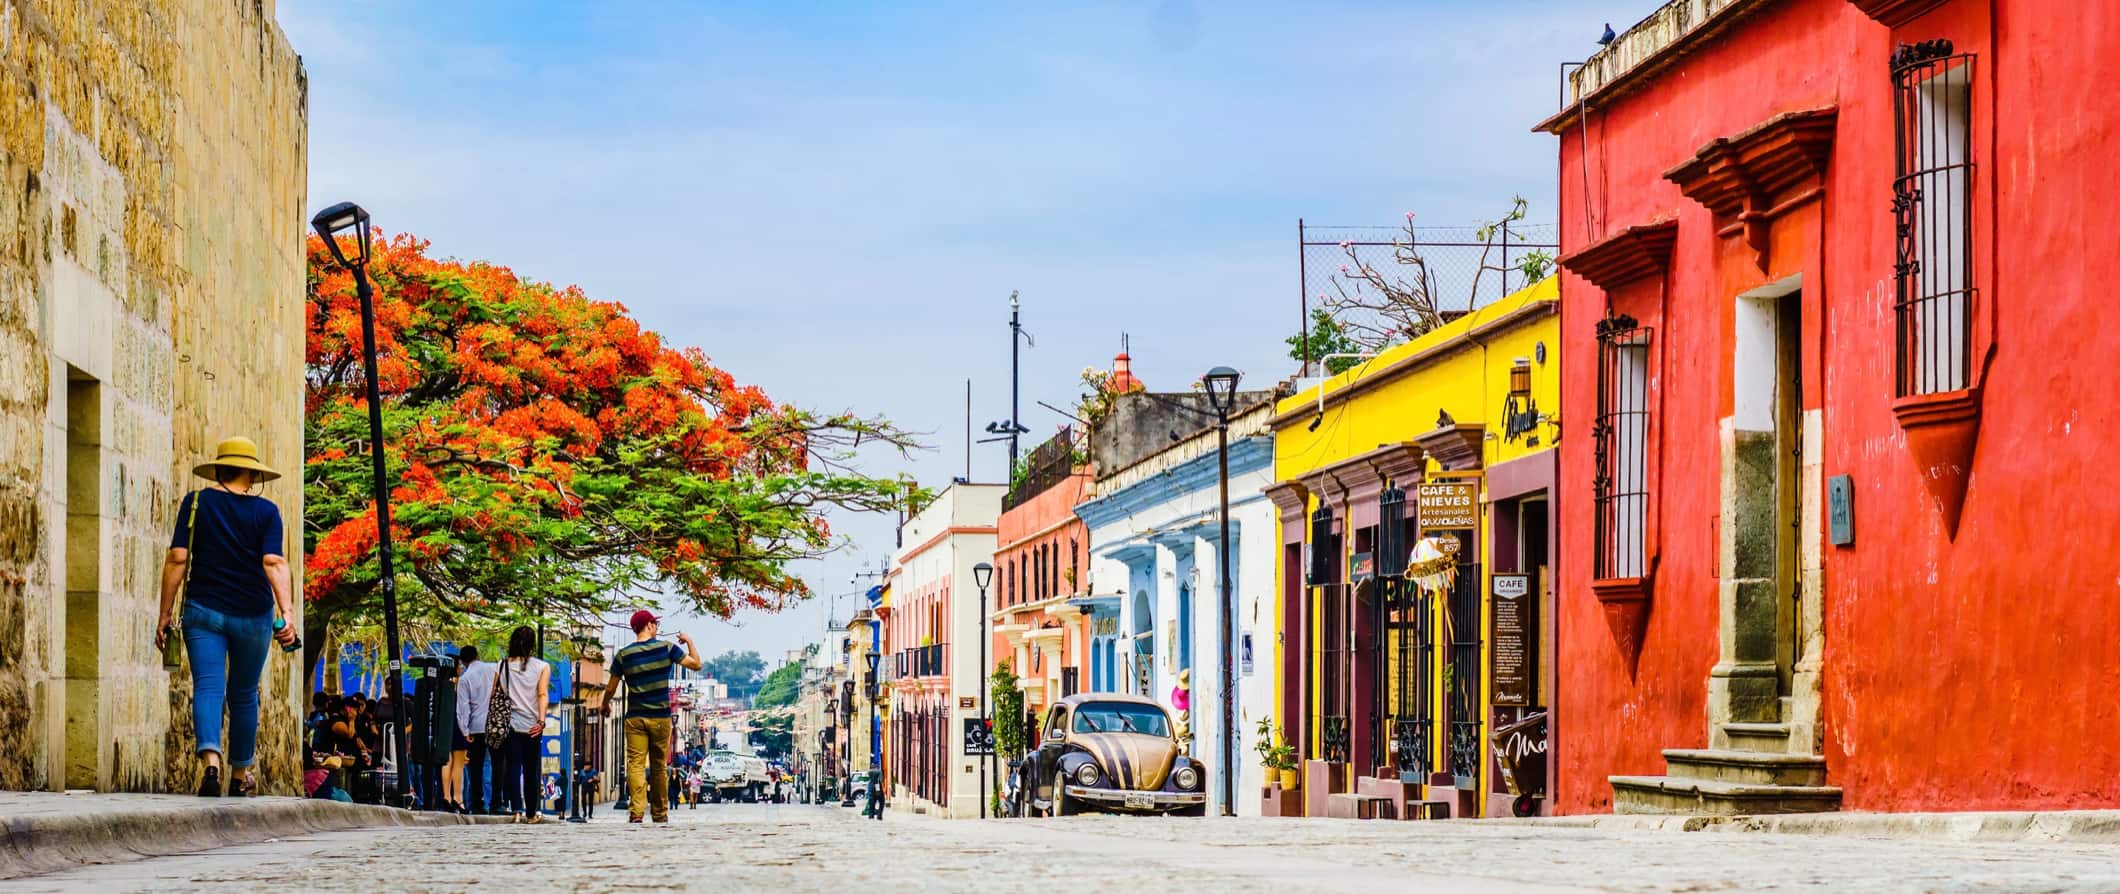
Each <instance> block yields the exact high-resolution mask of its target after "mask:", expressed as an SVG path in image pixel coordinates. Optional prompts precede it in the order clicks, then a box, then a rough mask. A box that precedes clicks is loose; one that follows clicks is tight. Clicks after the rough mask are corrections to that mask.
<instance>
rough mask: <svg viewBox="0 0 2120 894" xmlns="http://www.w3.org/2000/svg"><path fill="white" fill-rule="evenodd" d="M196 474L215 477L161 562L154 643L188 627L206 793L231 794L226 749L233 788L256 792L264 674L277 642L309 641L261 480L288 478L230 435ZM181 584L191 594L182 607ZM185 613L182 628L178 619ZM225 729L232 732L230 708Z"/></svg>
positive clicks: (180, 520)
mask: <svg viewBox="0 0 2120 894" xmlns="http://www.w3.org/2000/svg"><path fill="white" fill-rule="evenodd" d="M192 474H194V475H197V476H199V477H200V478H204V479H206V480H207V481H210V482H212V485H211V486H208V487H202V488H199V489H197V490H194V491H192V492H191V493H190V494H187V495H185V497H184V500H183V502H182V503H180V504H178V506H177V527H176V533H175V536H173V537H172V538H170V542H169V552H168V554H167V555H166V556H165V558H164V559H163V560H162V602H161V612H160V613H159V615H158V616H157V618H156V620H155V648H157V649H160V648H163V647H164V646H165V645H167V643H168V642H169V638H170V637H171V636H174V635H181V636H182V637H183V641H184V649H185V651H187V652H189V653H190V655H191V662H190V663H191V689H192V697H191V722H192V733H193V736H194V753H196V754H197V755H198V756H199V758H200V760H201V761H203V762H204V763H205V769H204V771H203V772H201V773H200V775H199V788H198V793H199V795H200V796H201V797H207V798H218V797H220V796H221V794H222V789H223V785H222V772H223V760H222V752H223V749H224V748H225V749H226V751H227V760H226V764H227V767H228V769H229V770H231V771H233V772H234V773H236V774H237V779H236V780H235V783H234V785H233V787H231V788H230V789H229V791H230V792H231V793H232V794H234V795H236V796H238V797H247V796H249V795H252V794H255V793H256V792H257V789H258V778H257V774H256V773H255V772H254V771H253V770H252V765H253V764H255V763H256V761H257V746H258V681H259V680H260V679H261V678H262V677H263V676H264V673H265V659H266V657H267V656H268V655H269V650H270V649H271V647H272V643H273V642H274V641H275V640H277V641H278V642H279V644H280V645H281V646H282V647H285V648H296V647H298V645H299V643H300V640H299V639H298V638H297V636H296V634H295V630H294V628H293V627H291V626H289V624H288V619H290V618H292V617H294V602H293V599H292V596H291V593H292V592H293V591H292V588H291V583H290V580H289V574H288V568H287V558H286V552H285V549H286V547H285V543H284V541H285V540H286V532H285V530H284V528H283V527H282V525H281V521H280V509H279V507H278V506H275V505H273V503H272V501H271V500H268V499H265V498H264V497H262V496H259V495H258V493H257V488H258V485H261V484H264V483H265V482H267V481H271V480H273V479H275V478H278V477H280V473H278V472H275V471H273V470H272V469H271V467H269V466H267V465H265V464H264V463H263V462H260V461H259V460H258V445H257V444H256V443H255V442H253V441H251V440H250V439H249V438H242V437H236V438H229V439H227V440H224V441H222V442H221V443H220V444H219V445H217V446H216V447H215V448H214V458H213V461H211V462H206V463H201V464H199V465H198V466H197V467H195V468H193V469H192ZM179 590H182V591H183V594H184V608H183V613H182V614H181V616H177V615H176V600H177V593H178V591H179ZM174 617H180V618H181V621H182V627H181V633H179V632H178V630H179V628H177V627H176V626H175V625H174V624H172V623H171V622H172V620H173V618H174ZM224 712H225V713H226V715H227V717H226V720H227V727H226V729H225V732H226V734H227V735H226V737H225V740H224V737H223V732H224V729H223V726H222V720H223V716H222V715H223V713H224Z"/></svg>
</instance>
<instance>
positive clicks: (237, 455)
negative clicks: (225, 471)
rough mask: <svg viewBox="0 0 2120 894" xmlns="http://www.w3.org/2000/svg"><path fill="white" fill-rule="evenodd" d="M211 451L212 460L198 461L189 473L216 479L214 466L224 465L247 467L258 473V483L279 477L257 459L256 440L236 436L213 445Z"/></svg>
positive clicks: (207, 478) (278, 474)
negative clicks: (206, 461)
mask: <svg viewBox="0 0 2120 894" xmlns="http://www.w3.org/2000/svg"><path fill="white" fill-rule="evenodd" d="M213 453H214V457H213V462H209V463H200V464H198V465H196V466H193V467H192V470H191V473H192V474H193V475H197V476H199V477H201V478H204V479H206V480H208V481H214V480H217V479H215V478H214V474H213V470H214V467H216V466H225V467H227V468H230V469H248V470H250V471H252V472H256V473H257V474H258V483H260V484H263V483H264V482H267V481H271V480H272V479H274V478H278V477H280V473H278V472H275V471H273V470H272V467H270V466H267V465H265V464H264V463H261V462H259V461H258V442H256V441H253V440H251V439H249V438H245V437H241V436H237V437H233V438H228V439H226V440H223V441H222V442H221V443H220V444H219V445H217V446H215V447H214V449H213Z"/></svg>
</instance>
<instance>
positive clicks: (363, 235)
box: [309, 202, 412, 806]
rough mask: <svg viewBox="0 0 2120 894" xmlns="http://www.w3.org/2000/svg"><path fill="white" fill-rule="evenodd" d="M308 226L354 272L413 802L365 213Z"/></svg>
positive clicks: (401, 753) (350, 206) (401, 758)
mask: <svg viewBox="0 0 2120 894" xmlns="http://www.w3.org/2000/svg"><path fill="white" fill-rule="evenodd" d="M309 225H310V227H312V228H314V229H315V230H316V233H317V235H318V236H319V237H322V238H323V240H324V247H325V248H327V249H330V251H331V258H332V260H335V261H337V262H338V263H339V266H341V267H344V268H346V269H348V270H351V271H353V291H354V294H356V295H358V296H359V297H360V299H361V364H362V371H363V372H364V373H365V374H366V377H367V380H368V444H369V455H370V456H371V457H372V458H373V467H374V473H375V474H374V480H373V482H372V485H371V486H372V489H373V497H374V499H375V529H376V559H377V563H378V566H379V568H380V570H381V575H382V579H381V580H380V581H379V582H378V583H380V584H381V586H382V588H383V630H384V633H385V635H386V636H387V637H388V640H387V642H388V647H389V649H390V664H389V670H390V683H389V685H390V693H391V697H392V699H393V700H394V701H395V702H396V711H397V714H396V716H397V723H396V724H394V727H393V730H392V732H391V743H392V745H393V746H395V748H396V749H397V755H398V768H397V779H396V780H395V781H393V782H392V783H391V788H392V789H393V790H394V791H393V792H392V794H391V800H392V801H393V802H395V803H396V804H397V805H398V806H404V805H406V804H410V803H411V802H412V794H411V788H410V784H411V774H410V773H408V772H406V770H407V769H408V768H407V766H406V764H407V763H408V762H407V760H406V757H407V755H408V752H407V750H406V744H405V717H406V715H407V713H408V711H407V705H406V701H405V668H404V663H403V662H402V661H401V660H400V659H401V657H402V655H403V648H402V647H401V646H400V644H399V640H398V614H397V575H396V572H395V570H394V569H393V568H392V567H391V562H390V489H389V487H388V486H387V484H386V480H385V479H386V476H385V474H384V471H383V396H382V393H381V391H380V389H379V388H378V387H377V384H376V373H375V294H374V291H373V290H372V289H370V288H369V285H368V212H367V211H365V210H363V209H362V208H361V206H359V205H356V204H354V203H352V202H340V203H338V204H336V205H333V206H331V207H329V208H326V209H324V210H322V211H319V212H317V214H316V216H315V217H313V218H310V219H309ZM348 230H352V231H353V235H354V245H353V247H354V254H353V256H351V257H348V256H347V254H346V247H345V246H343V245H340V244H339V234H341V233H344V232H346V231H348Z"/></svg>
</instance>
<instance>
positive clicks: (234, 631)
mask: <svg viewBox="0 0 2120 894" xmlns="http://www.w3.org/2000/svg"><path fill="white" fill-rule="evenodd" d="M271 648H272V613H271V612H266V613H265V614H262V615H258V616H257V617H253V618H241V617H237V616H235V615H225V614H222V613H220V612H217V611H214V610H213V609H210V608H207V607H206V606H203V605H200V604H198V603H196V602H189V601H187V602H185V603H184V651H186V652H188V653H190V655H191V724H192V730H193V733H194V736H195V738H197V739H198V742H199V747H198V751H199V753H201V754H203V753H205V752H208V751H218V752H220V753H221V757H222V758H223V759H224V760H225V761H226V762H227V764H228V766H230V767H233V768H236V769H242V768H244V767H248V766H250V765H251V764H254V763H256V762H257V751H258V678H259V677H261V676H263V675H264V674H265V656H266V655H267V654H269V652H270V650H271ZM224 707H225V708H226V709H227V711H228V727H229V729H228V747H227V748H225V749H224V748H222V747H221V711H222V709H223V708H224Z"/></svg>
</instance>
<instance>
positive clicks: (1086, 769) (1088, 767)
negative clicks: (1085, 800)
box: [1075, 764, 1097, 785]
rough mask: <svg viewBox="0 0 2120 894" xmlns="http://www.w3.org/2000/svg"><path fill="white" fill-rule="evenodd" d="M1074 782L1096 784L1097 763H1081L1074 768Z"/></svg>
mask: <svg viewBox="0 0 2120 894" xmlns="http://www.w3.org/2000/svg"><path fill="white" fill-rule="evenodd" d="M1075 782H1077V783H1079V784H1082V785H1096V784H1097V765H1096V764H1083V765H1082V766H1081V767H1079V768H1076V770H1075Z"/></svg>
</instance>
